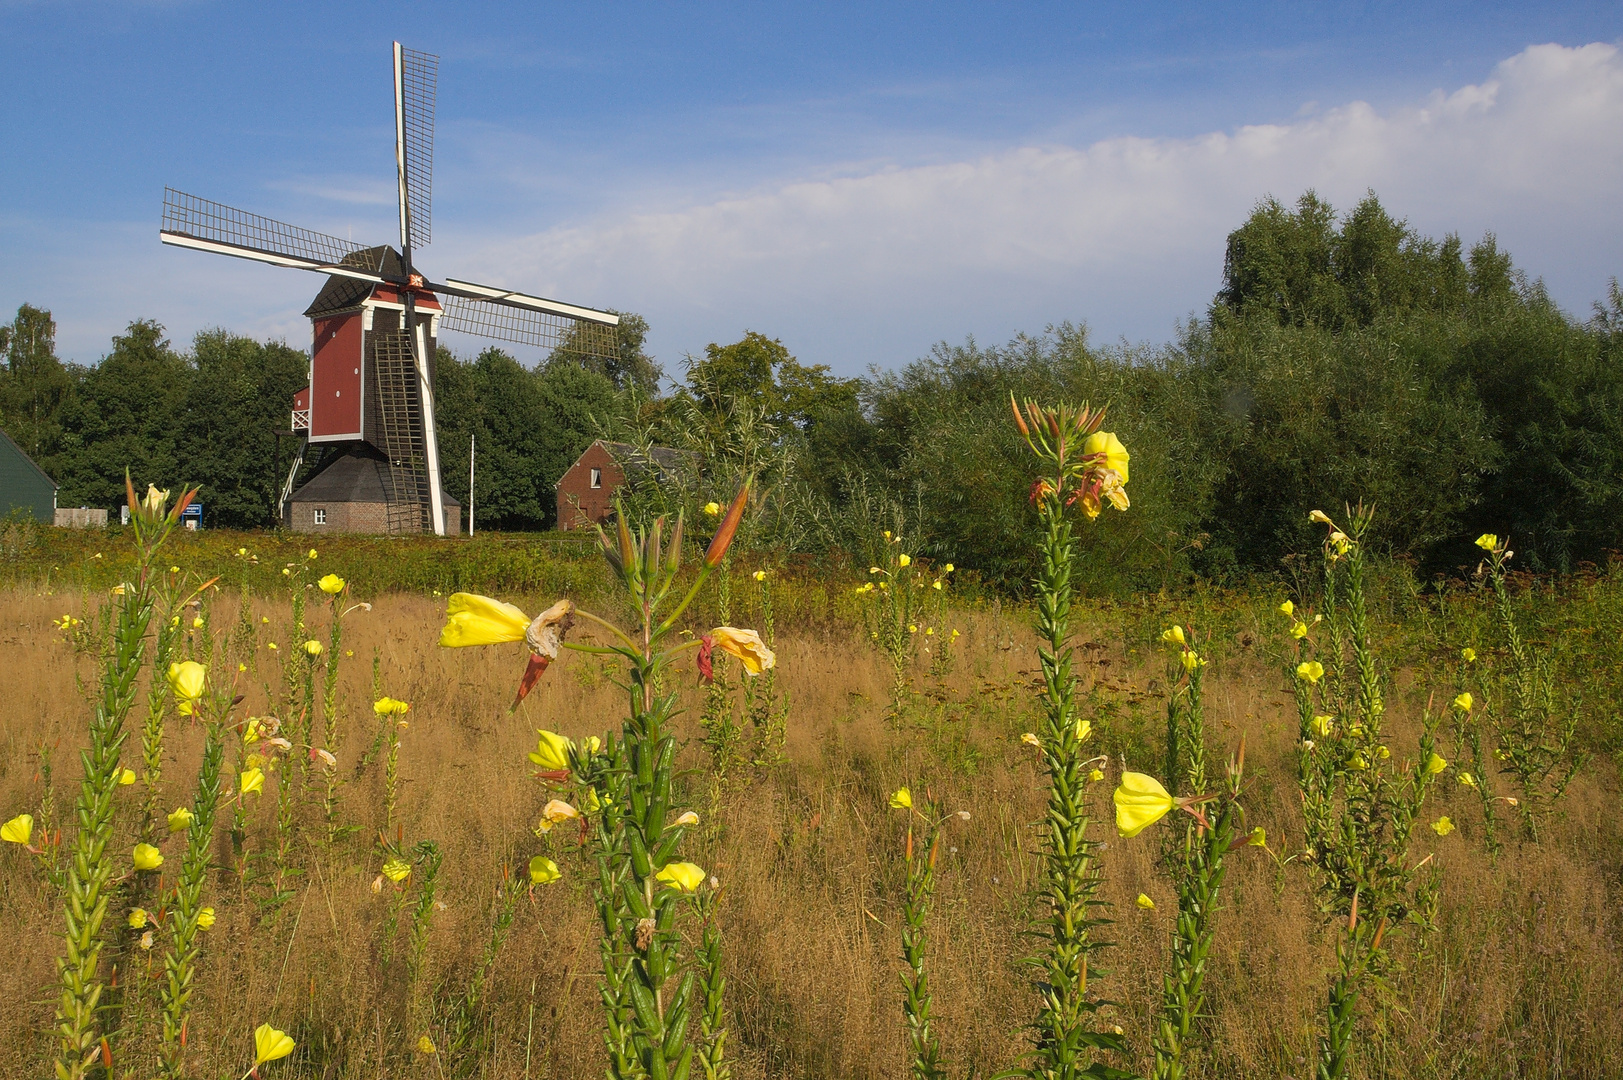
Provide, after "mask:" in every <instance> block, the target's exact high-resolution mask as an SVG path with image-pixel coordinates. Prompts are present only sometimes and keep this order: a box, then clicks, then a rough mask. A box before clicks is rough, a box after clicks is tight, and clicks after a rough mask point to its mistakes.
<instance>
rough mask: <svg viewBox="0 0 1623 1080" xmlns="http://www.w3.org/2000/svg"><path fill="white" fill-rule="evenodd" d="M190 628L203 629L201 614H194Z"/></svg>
mask: <svg viewBox="0 0 1623 1080" xmlns="http://www.w3.org/2000/svg"><path fill="white" fill-rule="evenodd" d="M192 629H193V630H201V629H203V616H201V615H198V616H196V617H195V618H193V619H192Z"/></svg>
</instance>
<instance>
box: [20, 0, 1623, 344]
mask: <svg viewBox="0 0 1623 1080" xmlns="http://www.w3.org/2000/svg"><path fill="white" fill-rule="evenodd" d="M394 38H399V39H400V40H401V41H403V42H404V43H405V44H407V45H408V46H410V47H413V48H418V49H423V50H425V51H430V52H436V53H438V54H439V55H440V57H441V65H440V93H439V118H438V131H437V135H438V138H437V145H436V155H435V156H436V160H435V188H434V243H433V244H432V245H431V246H430V247H429V248H428V249H427V250H426V251H424V252H422V253H421V254H420V258H419V262H420V263H421V265H422V266H423V267H424V268H425V269H426V270H427V271H428V272H429V273H430V274H433V275H436V276H456V277H463V278H469V279H472V280H476V281H485V282H490V283H492V284H498V285H504V286H507V287H511V288H517V289H523V290H525V291H530V292H537V293H541V294H543V295H548V296H554V297H557V298H559V299H565V300H570V301H574V302H578V303H584V304H589V305H593V306H604V307H615V308H619V309H622V310H632V311H638V312H641V313H643V314H644V315H645V316H646V317H647V318H648V320H649V322H650V324H651V326H652V336H651V346H652V350H653V351H654V352H655V354H656V355H657V357H658V358H659V359H660V360H661V361H662V362H663V363H665V365H666V366H667V369H669V370H677V369H679V366H680V358H681V356H682V355H683V354H684V353H686V352H698V351H700V350H702V348H703V347H704V345H705V344H706V343H707V342H710V341H731V340H735V339H736V338H738V337H739V336H740V335H741V334H742V333H743V332H744V330H745V329H755V330H760V331H763V332H765V333H768V334H771V335H774V336H779V337H782V338H783V340H784V342H785V344H787V345H788V346H789V347H790V349H791V350H792V351H793V352H795V353H796V354H797V355H798V356H799V357H800V359H801V360H802V361H805V362H814V363H827V364H829V365H831V366H832V367H834V368H835V369H836V370H837V371H840V372H843V373H857V372H860V371H862V370H864V369H866V368H867V367H868V366H869V365H870V364H878V365H880V366H883V367H889V366H894V365H897V364H900V363H905V362H906V361H908V360H910V359H912V358H913V357H916V356H919V355H922V354H924V353H926V352H927V351H928V350H929V348H930V346H931V345H932V344H933V343H934V342H937V341H941V340H947V341H954V342H956V341H962V340H963V339H964V338H965V337H967V336H970V335H973V336H975V337H976V338H977V339H979V340H982V341H989V342H995V341H1002V340H1005V339H1007V338H1008V337H1010V336H1011V335H1012V334H1014V333H1016V332H1018V331H1021V330H1028V331H1036V330H1041V329H1042V327H1043V326H1045V325H1047V324H1049V323H1054V322H1058V321H1061V320H1071V321H1075V322H1086V323H1087V324H1088V325H1089V326H1090V327H1091V328H1092V329H1093V331H1094V334H1095V337H1096V340H1102V341H1111V340H1117V339H1120V338H1126V339H1128V340H1132V341H1152V342H1153V341H1164V340H1167V339H1169V338H1171V337H1172V336H1173V335H1174V333H1175V330H1176V325H1177V322H1178V320H1179V319H1181V318H1184V317H1187V316H1188V315H1189V314H1191V313H1195V312H1198V311H1200V310H1202V309H1203V308H1204V306H1205V304H1206V303H1207V301H1208V300H1209V298H1210V296H1211V294H1212V292H1213V291H1214V289H1215V288H1216V286H1217V283H1218V278H1219V275H1220V274H1221V270H1222V241H1223V237H1224V236H1225V235H1226V233H1227V232H1228V230H1229V229H1231V228H1233V227H1234V226H1235V225H1237V224H1238V223H1239V222H1240V221H1241V220H1242V219H1243V218H1244V216H1245V214H1246V212H1247V211H1248V209H1249V208H1250V207H1251V206H1252V205H1253V204H1254V203H1255V202H1256V201H1257V199H1259V198H1261V197H1262V196H1264V195H1266V194H1270V193H1272V194H1276V195H1278V196H1280V197H1282V198H1285V199H1293V198H1294V197H1295V196H1296V195H1298V194H1299V193H1300V192H1301V191H1302V190H1303V189H1304V188H1306V187H1309V186H1312V187H1316V188H1318V189H1319V190H1320V191H1321V192H1323V193H1324V194H1326V195H1327V196H1328V197H1329V198H1330V199H1331V200H1332V201H1333V202H1335V203H1336V204H1337V205H1339V206H1348V205H1350V204H1351V203H1352V202H1353V201H1354V200H1356V199H1357V198H1358V197H1359V196H1360V195H1361V194H1362V193H1363V192H1364V191H1365V190H1366V189H1368V188H1371V187H1372V188H1374V189H1375V190H1376V191H1377V192H1378V193H1379V194H1381V195H1382V197H1383V199H1384V200H1385V201H1386V202H1387V204H1388V206H1389V208H1390V209H1391V210H1393V211H1394V212H1395V213H1396V214H1398V215H1400V216H1406V217H1408V218H1409V219H1410V220H1411V221H1412V222H1413V223H1414V224H1415V225H1416V226H1418V227H1420V228H1421V229H1423V230H1425V231H1427V232H1430V233H1434V234H1441V233H1443V232H1448V231H1457V232H1459V233H1460V234H1461V235H1463V236H1464V237H1465V238H1466V239H1467V240H1474V239H1476V238H1478V237H1480V236H1481V235H1482V234H1483V233H1484V232H1486V231H1490V230H1491V231H1494V232H1495V233H1497V234H1498V235H1499V237H1500V239H1501V241H1502V242H1503V243H1504V245H1505V246H1507V247H1508V248H1509V249H1510V250H1511V251H1512V253H1513V254H1514V255H1515V257H1516V259H1517V262H1518V264H1519V265H1520V266H1522V267H1523V268H1524V269H1526V270H1527V271H1529V272H1530V273H1532V274H1534V275H1536V276H1541V277H1543V278H1544V279H1545V281H1546V282H1547V283H1548V284H1549V286H1550V288H1551V290H1552V291H1553V293H1554V294H1555V295H1556V297H1557V298H1558V299H1559V300H1560V301H1561V302H1562V303H1563V304H1564V305H1566V306H1567V307H1568V308H1569V309H1570V310H1572V311H1574V312H1577V313H1579V314H1584V313H1587V311H1588V308H1589V305H1590V303H1591V302H1592V301H1593V300H1595V299H1598V298H1600V297H1601V296H1603V295H1604V292H1605V288H1606V282H1607V279H1608V278H1609V277H1611V276H1613V275H1618V274H1623V208H1620V204H1619V200H1618V198H1617V192H1618V191H1619V190H1620V185H1623V53H1620V52H1619V50H1618V47H1617V46H1618V45H1619V43H1620V42H1623V9H1620V8H1619V6H1618V5H1617V4H1615V3H1613V4H1599V3H1566V4H1561V5H1549V6H1547V7H1545V6H1538V5H1531V4H1517V5H1511V4H1483V3H1474V4H1465V3H1451V4H1416V3H1403V4H1396V3H1394V4H1387V3H1367V4H1342V5H1327V4H1307V3H1293V4H1274V3H1250V4H1216V3H1205V4H1164V5H1144V4H1078V3H1067V4H1023V5H989V4H946V3H941V4H906V5H896V4H893V5H879V4H871V3H870V4H852V5H801V6H796V7H788V6H780V7H775V8H765V7H764V6H761V5H738V6H720V5H708V6H704V7H703V8H700V9H697V10H694V9H693V8H691V7H690V6H686V5H660V4H641V5H632V4H623V5H581V4H570V5H563V4H531V5H512V6H511V7H510V8H505V7H496V6H490V7H479V6H474V5H466V4H440V5H405V4H390V5H370V4H345V5H331V4H322V5H299V4H276V5H252V6H250V5H240V4H237V5H226V4H208V3H158V4H139V3H137V4H119V5H102V4H56V3H7V2H4V0H0V115H3V117H4V129H5V131H6V133H7V140H6V141H7V149H6V151H5V153H4V155H3V157H0V255H3V258H0V312H9V311H11V310H14V309H15V307H16V306H17V304H19V303H22V302H24V301H27V302H30V303H34V304H37V305H41V306H45V307H49V308H51V309H52V311H53V312H54V313H55V315H56V317H57V320H58V324H59V331H58V333H59V351H60V353H61V354H62V355H63V356H64V357H67V358H71V359H74V360H78V361H81V362H92V361H94V360H95V359H96V358H97V357H99V356H100V355H101V354H102V353H103V352H104V351H105V350H106V348H107V342H108V338H109V336H110V335H111V334H113V333H116V332H118V331H119V330H120V329H121V328H122V327H123V326H124V325H125V324H126V323H127V322H128V321H129V320H131V319H134V318H138V317H148V318H155V319H157V320H159V321H160V322H162V323H163V324H164V325H165V326H166V327H168V329H169V332H170V334H171V335H172V336H173V337H174V338H175V340H176V341H177V342H182V343H183V342H185V341H187V340H189V339H190V337H191V335H192V334H193V333H194V332H196V331H197V330H198V329H201V328H205V327H210V326H225V327H228V328H231V329H234V330H238V331H241V332H244V333H250V334H254V335H256V336H261V337H264V336H285V337H286V338H287V339H288V340H289V341H290V342H293V343H295V344H299V345H305V344H307V340H306V339H307V336H308V329H307V324H305V323H304V322H303V321H302V320H301V318H300V315H299V313H300V312H301V311H302V310H303V308H304V307H305V305H306V304H307V303H308V302H309V300H310V298H311V297H312V296H313V295H314V293H315V291H316V289H317V287H318V286H319V284H320V281H319V280H318V279H315V278H314V277H313V275H307V274H302V273H299V272H296V271H289V270H278V269H275V268H270V267H264V266H260V265H256V264H250V263H244V262H240V261H237V260H230V259H223V258H219V257H214V256H207V255H202V254H198V253H194V252H186V251H180V250H176V249H172V248H165V247H163V246H161V245H160V244H159V243H158V239H157V226H158V217H159V213H160V207H161V200H162V192H163V188H164V186H165V185H166V184H168V185H173V186H175V187H178V188H181V189H183V190H186V191H190V192H193V193H195V194H199V195H203V196H206V197H209V198H213V199H217V200H219V201H221V202H225V203H229V204H231V205H235V206H239V207H242V208H244V209H248V210H252V211H255V212H258V213H261V214H265V215H268V216H271V217H276V218H280V219H282V220H286V221H290V222H293V223H296V224H300V225H305V226H308V227H311V228H317V229H321V230H323V231H327V232H332V233H336V234H338V235H341V236H342V235H350V236H354V237H356V238H358V239H368V240H373V241H374V242H390V241H391V240H392V238H393V236H394V233H395V228H396V226H395V224H394V214H395V210H394V188H393V184H394V180H393V114H392V105H391V87H390V82H389V43H390V41H391V40H393V39H394ZM446 343H447V344H449V345H451V346H452V347H453V348H457V349H459V350H460V351H471V350H472V349H473V348H475V347H476V343H475V342H474V341H473V340H472V339H466V338H461V339H459V338H456V337H453V336H447V338H446Z"/></svg>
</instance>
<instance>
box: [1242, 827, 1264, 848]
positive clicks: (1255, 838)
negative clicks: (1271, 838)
mask: <svg viewBox="0 0 1623 1080" xmlns="http://www.w3.org/2000/svg"><path fill="white" fill-rule="evenodd" d="M1245 842H1246V843H1247V844H1249V845H1250V846H1251V847H1260V848H1265V847H1267V846H1268V830H1266V829H1264V828H1263V827H1262V826H1261V825H1258V826H1257V827H1256V828H1255V829H1252V830H1251V833H1250V835H1249V836H1247V837H1246V838H1245Z"/></svg>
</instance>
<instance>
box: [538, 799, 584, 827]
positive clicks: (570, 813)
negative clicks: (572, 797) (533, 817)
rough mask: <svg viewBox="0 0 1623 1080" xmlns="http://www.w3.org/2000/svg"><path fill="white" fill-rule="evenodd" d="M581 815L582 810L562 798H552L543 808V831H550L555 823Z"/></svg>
mask: <svg viewBox="0 0 1623 1080" xmlns="http://www.w3.org/2000/svg"><path fill="white" fill-rule="evenodd" d="M578 817H580V811H579V810H576V809H575V808H574V807H573V806H570V805H569V804H568V803H566V802H564V801H563V800H562V799H552V800H551V801H549V802H548V803H547V805H546V806H543V807H542V808H541V831H542V832H548V831H550V830H551V829H552V827H553V826H554V825H558V824H561V823H563V822H565V821H569V820H571V819H574V818H578Z"/></svg>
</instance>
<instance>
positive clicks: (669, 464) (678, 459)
mask: <svg viewBox="0 0 1623 1080" xmlns="http://www.w3.org/2000/svg"><path fill="white" fill-rule="evenodd" d="M593 446H601V447H602V448H603V449H604V450H606V451H608V454H609V456H610V457H612V458H613V459H614V460H615V461H616V462H617V463H618V464H619V465H620V467H621V468H623V469H625V471H626V472H627V473H628V474H629V473H632V472H641V471H644V470H646V469H649V468H652V469H654V470H655V471H656V472H657V473H658V474H659V476H660V478H661V479H664V478H666V477H669V476H671V475H673V474H675V473H678V472H681V471H682V470H683V469H691V468H693V467H694V466H696V465H697V464H698V463H699V455H698V454H695V453H693V452H692V451H691V450H677V449H674V448H672V447H669V446H650V447H649V448H648V449H647V451H646V452H645V451H644V450H643V449H642V448H641V447H639V446H636V445H634V444H632V443H627V442H613V441H611V440H609V439H594V440H592V443H591V446H588V447H587V448H586V450H582V451H581V455H580V457H578V458H576V459H575V463H574V464H573V465H571V466H569V468H567V469H565V470H564V476H568V475H569V474H570V473H572V472H574V471H575V469H576V468H578V467H579V466H580V463H581V461H582V460H583V459H584V458H585V457H586V452H587V451H588V450H590V449H591V448H592V447H593ZM562 483H563V477H562V476H560V477H559V478H558V483H557V484H554V485H552V486H553V487H557V486H558V485H559V484H562Z"/></svg>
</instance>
